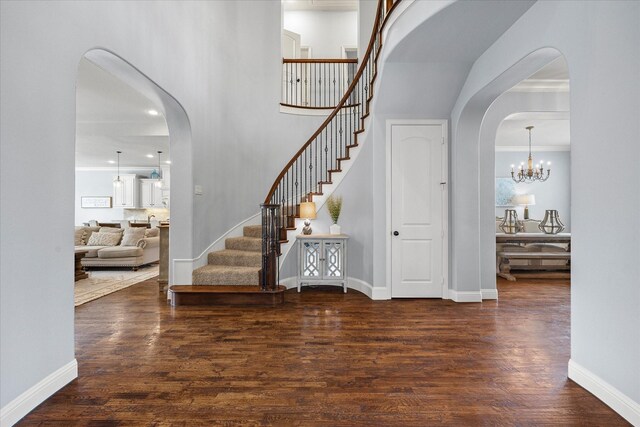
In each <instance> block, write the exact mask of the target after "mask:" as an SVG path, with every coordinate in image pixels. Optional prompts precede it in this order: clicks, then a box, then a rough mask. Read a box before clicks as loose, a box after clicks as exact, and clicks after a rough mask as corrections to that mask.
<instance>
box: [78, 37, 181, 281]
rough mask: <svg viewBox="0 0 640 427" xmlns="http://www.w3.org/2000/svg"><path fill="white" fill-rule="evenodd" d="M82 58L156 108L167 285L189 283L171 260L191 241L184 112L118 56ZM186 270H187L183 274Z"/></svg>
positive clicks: (100, 53) (92, 53)
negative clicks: (164, 175)
mask: <svg viewBox="0 0 640 427" xmlns="http://www.w3.org/2000/svg"><path fill="white" fill-rule="evenodd" d="M83 58H86V59H87V60H89V61H91V62H92V63H93V64H95V65H96V66H98V67H100V68H102V69H103V70H105V71H106V72H108V73H110V74H112V75H113V76H115V77H116V78H117V79H119V80H121V81H122V82H124V83H125V84H127V85H128V86H130V87H132V88H133V89H135V90H136V91H137V92H139V93H140V94H142V95H143V96H144V97H146V98H147V99H149V100H150V101H151V102H152V103H153V104H154V105H157V106H158V108H159V110H160V111H159V113H160V114H162V116H164V118H165V120H166V126H167V128H168V136H169V147H170V151H171V190H172V191H171V229H170V236H171V237H170V246H169V248H170V250H169V251H170V256H169V259H170V262H169V283H170V284H172V283H174V282H181V283H190V282H189V280H190V278H191V270H190V269H184V270H185V271H181V269H180V268H179V267H178V268H175V262H174V260H175V259H176V258H182V257H185V256H184V254H190V253H191V248H192V239H193V192H192V191H191V189H192V188H193V176H192V173H191V170H192V156H191V153H192V147H191V126H190V123H189V118H188V116H187V113H186V111H185V110H184V108H183V107H182V106H181V105H180V103H179V102H178V101H177V100H176V99H175V98H173V97H172V96H171V95H170V94H169V93H168V92H166V91H165V90H164V89H162V88H161V87H160V86H158V85H157V84H156V83H155V82H154V81H152V80H151V79H150V78H149V77H147V76H146V75H144V74H143V73H142V72H140V71H139V70H138V69H137V68H135V67H134V66H133V65H132V64H130V63H129V62H127V61H126V60H124V59H123V58H121V57H119V56H118V55H116V54H114V53H112V52H109V51H107V50H104V49H92V50H89V51H87V52H86V53H85V54H84V56H83ZM187 270H188V271H187Z"/></svg>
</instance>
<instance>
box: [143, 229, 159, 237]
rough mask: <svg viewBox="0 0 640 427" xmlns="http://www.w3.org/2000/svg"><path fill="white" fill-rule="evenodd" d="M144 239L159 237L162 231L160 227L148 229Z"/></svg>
mask: <svg viewBox="0 0 640 427" xmlns="http://www.w3.org/2000/svg"><path fill="white" fill-rule="evenodd" d="M145 230H146V231H145V233H144V237H158V236H159V235H160V229H159V228H158V227H153V228H146V229H145Z"/></svg>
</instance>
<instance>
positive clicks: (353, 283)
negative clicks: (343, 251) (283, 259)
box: [280, 277, 391, 300]
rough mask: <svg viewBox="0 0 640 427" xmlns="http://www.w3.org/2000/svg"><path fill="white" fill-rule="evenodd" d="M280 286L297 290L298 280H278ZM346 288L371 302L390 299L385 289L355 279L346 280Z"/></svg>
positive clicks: (291, 278)
mask: <svg viewBox="0 0 640 427" xmlns="http://www.w3.org/2000/svg"><path fill="white" fill-rule="evenodd" d="M280 284H281V285H283V286H285V287H286V288H287V289H293V288H297V287H298V278H297V277H287V278H286V279H280ZM347 288H348V289H353V290H354V291H359V292H362V293H363V294H365V295H366V296H368V297H369V298H371V299H372V300H385V299H390V298H391V297H390V296H389V291H388V289H387V288H380V287H373V286H371V285H370V284H369V283H367V282H365V281H364V280H360V279H356V278H354V277H349V278H347Z"/></svg>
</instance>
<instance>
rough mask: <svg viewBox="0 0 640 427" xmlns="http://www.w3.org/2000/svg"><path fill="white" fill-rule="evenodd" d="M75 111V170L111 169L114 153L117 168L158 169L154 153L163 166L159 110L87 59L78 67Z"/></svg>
mask: <svg viewBox="0 0 640 427" xmlns="http://www.w3.org/2000/svg"><path fill="white" fill-rule="evenodd" d="M76 109H77V112H76V117H77V119H76V167H80V168H95V167H114V166H115V165H114V163H112V162H115V161H116V160H117V155H116V151H117V150H120V151H122V154H121V155H120V166H121V167H140V168H146V167H157V166H158V155H157V151H162V152H163V154H162V155H161V160H162V163H163V164H166V162H167V161H169V160H170V158H169V132H168V129H167V123H166V121H165V119H164V117H163V116H162V113H161V109H160V108H159V107H158V106H157V105H155V104H154V103H153V102H151V101H150V100H149V99H148V98H146V97H145V96H143V95H142V94H141V93H139V92H137V91H136V90H135V89H133V88H132V87H131V86H129V85H127V84H125V83H124V82H122V81H121V80H119V79H118V78H116V77H114V76H113V75H111V74H110V73H108V72H106V71H105V70H103V69H102V68H100V67H98V66H97V65H95V64H94V63H93V62H91V61H89V60H87V59H82V60H81V61H80V65H79V69H78V81H77V88H76ZM151 110H155V111H156V112H158V114H157V115H155V116H153V115H151V114H149V111H151ZM149 156H153V157H149Z"/></svg>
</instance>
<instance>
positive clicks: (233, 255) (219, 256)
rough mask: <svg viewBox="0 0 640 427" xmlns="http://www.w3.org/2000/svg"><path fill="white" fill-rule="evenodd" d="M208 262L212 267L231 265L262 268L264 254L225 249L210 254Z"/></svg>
mask: <svg viewBox="0 0 640 427" xmlns="http://www.w3.org/2000/svg"><path fill="white" fill-rule="evenodd" d="M208 262H209V264H211V265H229V266H238V267H258V268H259V267H261V265H262V254H261V253H260V252H254V251H238V250H234V249H224V250H222V251H215V252H210V253H209V255H208Z"/></svg>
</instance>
